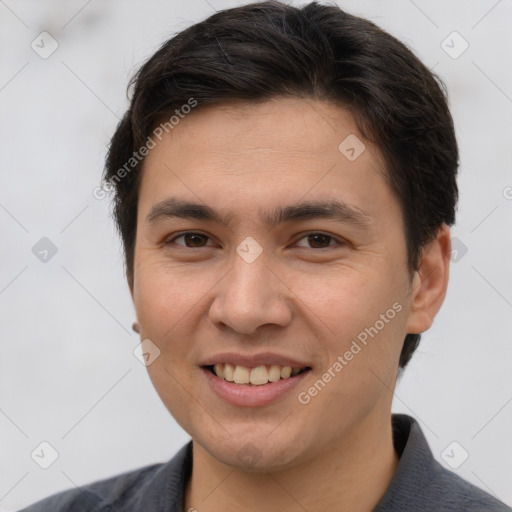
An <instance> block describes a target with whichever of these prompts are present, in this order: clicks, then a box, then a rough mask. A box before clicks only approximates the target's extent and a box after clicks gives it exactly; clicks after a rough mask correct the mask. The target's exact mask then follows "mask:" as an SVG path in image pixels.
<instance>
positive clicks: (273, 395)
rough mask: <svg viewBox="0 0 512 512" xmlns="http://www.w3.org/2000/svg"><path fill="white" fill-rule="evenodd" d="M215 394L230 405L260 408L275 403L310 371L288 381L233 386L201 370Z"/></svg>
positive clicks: (208, 371) (203, 369) (232, 383)
mask: <svg viewBox="0 0 512 512" xmlns="http://www.w3.org/2000/svg"><path fill="white" fill-rule="evenodd" d="M201 370H202V371H203V373H204V374H205V376H206V378H207V379H208V382H209V383H210V386H211V387H212V388H213V390H214V391H215V393H217V395H219V396H220V397H221V398H222V399H224V400H226V401H227V402H229V403H230V404H233V405H239V406H242V407H260V406H262V405H267V404H270V403H272V402H275V401H276V400H278V399H279V398H281V397H282V396H284V395H285V394H286V393H288V392H290V391H291V390H292V389H293V388H294V387H295V386H297V385H298V384H299V383H300V382H302V381H303V380H304V378H305V377H306V376H307V375H308V374H309V372H310V371H311V370H306V371H305V372H302V373H299V374H298V375H295V376H293V377H289V378H288V379H281V380H278V381H277V382H269V383H268V384H262V385H261V386H254V385H251V384H235V383H234V382H228V381H227V380H224V379H221V378H220V377H217V375H214V374H213V373H212V372H211V371H210V370H209V369H207V368H201Z"/></svg>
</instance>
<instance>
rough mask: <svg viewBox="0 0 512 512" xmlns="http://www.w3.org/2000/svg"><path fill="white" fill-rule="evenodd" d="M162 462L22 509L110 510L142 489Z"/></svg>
mask: <svg viewBox="0 0 512 512" xmlns="http://www.w3.org/2000/svg"><path fill="white" fill-rule="evenodd" d="M162 466H163V464H153V465H151V466H145V467H143V468H139V469H136V470H133V471H129V472H126V473H122V474H119V475H116V476H114V477H110V478H106V479H104V480H98V481H96V482H93V483H90V484H88V485H85V486H83V487H77V488H73V489H69V490H66V491H62V492H59V493H57V494H54V495H52V496H49V497H48V498H45V499H43V500H41V501H38V502H37V503H34V504H33V505H30V506H29V507H27V508H24V509H23V510H21V511H20V512H50V511H51V512H75V511H76V512H78V511H80V512H89V511H91V512H92V511H94V512H99V511H102V510H110V507H111V505H112V504H113V503H115V502H117V501H119V500H120V499H128V498H129V494H132V495H133V494H135V493H137V492H140V491H141V490H142V489H143V488H144V487H145V485H147V483H148V482H150V481H151V480H152V479H153V478H154V476H155V474H156V473H157V472H158V470H159V469H160V468H161V467H162Z"/></svg>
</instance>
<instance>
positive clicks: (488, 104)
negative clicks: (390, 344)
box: [0, 0, 512, 511]
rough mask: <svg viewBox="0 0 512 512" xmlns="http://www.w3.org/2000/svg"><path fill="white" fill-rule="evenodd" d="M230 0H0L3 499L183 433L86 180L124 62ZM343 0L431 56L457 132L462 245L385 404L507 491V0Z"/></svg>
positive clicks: (492, 488)
mask: <svg viewBox="0 0 512 512" xmlns="http://www.w3.org/2000/svg"><path fill="white" fill-rule="evenodd" d="M239 4H240V2H235V1H231V2H229V1H223V0H208V1H206V0H180V1H172V2H171V1H144V2H142V1H139V2H135V1H126V0H125V1H120V0H119V1H100V0H92V1H86V0H83V1H70V0H66V1H64V0H62V1H48V0H37V1H35V0H34V1H24V0H17V1H16V0H2V1H0V62H1V69H0V126H1V130H2V131H1V145H2V146H1V151H0V163H1V165H0V168H1V173H2V174H1V180H2V181H1V188H0V222H1V235H2V236H1V243H0V254H1V260H0V315H1V317H0V332H1V358H0V384H1V388H0V390H1V395H0V430H1V438H0V439H1V449H0V474H1V478H0V508H1V510H3V511H11V510H16V509H18V508H20V507H22V506H25V505H27V504H29V503H31V502H33V501H35V500H37V499H40V498H42V497H44V496H47V495H49V494H52V493H54V492H56V491H59V490H63V489H65V488H69V487H72V486H73V485H83V484H85V483H88V482H91V481H94V480H98V479H100V478H105V477H108V476H111V475H114V474H116V473H120V472H124V471H127V470H130V469H134V468H137V467H140V466H143V465H146V464H150V463H154V462H162V461H166V460H168V459H169V458H170V457H171V456H172V455H173V454H174V453H175V452H176V451H177V450H178V448H180V447H181V446H182V445H183V444H184V443H185V442H187V441H188V440H189V437H188V435H187V434H186V433H185V432H184V431H182V430H181V428H180V427H179V426H178V425H177V424H176V423H175V422H174V420H173V419H172V417H171V416H170V415H169V413H168V412H167V410H166V409H165V408H164V406H163V405H162V404H161V402H160V400H159V398H158V396H157V394H156V392H155V391H154V390H153V388H152V386H151V383H150V381H149V378H148V376H147V373H146V369H145V367H144V366H143V365H142V364H140V363H139V362H138V360H137V359H135V357H134V356H133V353H132V351H133V349H134V347H135V345H136V344H137V343H138V336H137V335H136V334H134V333H133V332H132V331H131V323H132V321H133V319H134V311H133V306H132V303H131V299H130V295H129V291H128V287H127V285H126V282H125V279H124V276H123V264H122V261H123V260H122V254H121V249H120V242H119V239H118V237H117V235H116V233H115V231H114V227H113V223H112V221H111V220H110V218H109V205H108V199H105V200H103V201H101V200H97V199H95V198H94V197H93V195H92V191H93V189H94V188H95V187H96V186H98V185H99V184H100V177H101V173H102V168H103V159H104V155H105V150H106V146H107V144H108V141H109V137H110V136H111V135H112V133H113V131H114V128H115V126H116V123H117V121H118V117H121V115H122V114H123V113H124V111H125V109H126V107H127V99H126V85H127V82H128V79H129V77H130V76H131V75H132V74H133V72H134V71H135V70H136V69H137V67H138V66H139V65H140V64H141V63H142V62H143V60H144V59H146V58H147V57H149V56H150V55H151V54H152V53H153V52H154V51H155V50H156V49H157V48H158V47H159V45H160V44H161V43H162V42H163V41H164V40H166V39H168V38H169V37H171V36H172V35H173V34H174V33H175V32H176V31H179V30H182V29H183V28H185V27H187V26H189V25H190V24H192V23H195V22H197V21H200V20H201V19H203V18H205V17H206V16H209V15H210V14H213V12H214V9H217V10H220V9H223V8H226V7H232V6H235V5H239ZM295 5H298V4H295ZM340 5H342V7H344V8H345V9H346V10H348V11H349V12H352V13H354V14H359V15H362V16H365V17H367V18H369V19H371V20H372V21H374V22H375V23H377V24H378V25H380V26H381V27H383V28H385V29H387V30H389V31H390V32H391V33H392V34H393V35H395V36H397V37H398V38H399V39H401V40H402V41H404V42H405V43H406V44H408V45H409V46H410V47H411V48H412V49H413V50H414V51H415V52H416V53H417V55H418V56H419V57H420V58H421V59H422V60H423V61H424V62H425V63H426V65H427V66H428V67H430V68H433V69H434V70H435V72H437V73H438V74H440V76H441V77H442V78H443V79H444V80H445V82H446V83H447V85H448V90H449V95H450V104H451V108H452V112H453V116H454V119H455V124H456V130H457V135H458V140H459V143H460V149H461V168H460V179H459V185H460V193H461V200H460V205H459V212H458V220H457V224H456V225H455V227H454V229H453V235H454V236H456V237H457V238H458V239H460V240H461V241H462V243H463V244H464V245H465V246H466V247H467V253H466V254H464V255H463V256H462V257H460V253H459V259H458V261H457V262H456V263H454V264H453V265H452V269H451V278H450V279H451V281H450V286H449V292H448V296H447V299H446V301H445V304H444V306H443V309H442V311H441V313H440V314H439V315H438V317H437V319H436V322H435V325H434V327H433V328H432V329H431V330H430V331H429V332H428V333H427V334H425V335H424V336H423V340H422V343H421V346H420V348H419V350H418V351H417V353H416V354H415V356H414V358H413V360H412V362H411V363H410V364H409V367H408V369H407V370H406V372H405V374H404V376H403V378H402V380H401V381H400V383H399V385H398V387H397V390H396V395H395V396H396V398H395V403H394V410H395V411H397V412H405V413H408V414H411V415H412V416H414V417H416V418H417V419H418V420H419V421H420V423H421V425H422V428H423V430H424V432H425V435H426V436H427V438H428V441H429V443H430V446H431V448H432V450H433V452H434V455H435V457H436V458H437V459H439V460H442V459H441V453H442V451H443V450H444V448H445V447H447V446H448V445H449V444H450V443H451V442H453V441H457V442H458V443H460V445H461V446H462V447H464V449H465V450H467V451H468V452H469V458H468V459H467V460H466V461H465V462H464V463H463V464H462V465H461V466H460V467H459V468H458V469H457V470H456V472H457V473H458V474H460V475H461V476H462V477H464V478H466V479H467V480H469V481H471V482H473V483H474V484H476V485H477V486H479V487H481V488H483V489H486V490H487V491H488V492H490V493H492V494H494V495H496V496H498V497H499V498H500V499H501V500H502V501H504V502H506V503H507V504H509V505H512V485H511V475H512V436H511V435H510V434H511V426H512V385H511V384H512V379H511V376H510V375H511V374H510V364H511V360H512V343H511V341H512V321H511V318H512V314H511V313H512V270H511V264H510V261H511V257H510V255H511V249H512V230H511V229H510V227H511V220H512V200H510V198H511V197H512V188H507V187H512V173H511V153H510V147H511V140H510V139H511V133H512V126H511V124H512V123H511V120H512V116H511V114H512V67H511V66H510V55H511V54H512V35H511V30H510V28H511V27H512V2H511V1H509V0H501V1H496V0H480V1H467V0H459V1H449V2H448V1H435V2H434V1H431V2H427V1H426V0H415V1H414V2H413V1H411V0H393V1H383V0H372V1H358V2H357V3H356V2H350V1H347V2H343V3H340ZM43 31H47V32H49V33H50V34H51V35H52V36H53V37H54V38H55V40H56V41H57V42H58V45H59V47H58V49H57V50H56V51H55V53H53V54H52V55H51V56H50V57H49V58H48V59H42V58H41V57H40V56H39V55H38V54H37V53H35V51H34V50H32V48H31V46H30V45H31V42H32V41H33V40H34V39H35V38H36V36H38V34H40V33H41V32H43ZM453 31H457V32H458V33H459V34H460V35H461V36H462V37H463V38H464V39H465V40H466V41H467V42H468V43H469V47H468V49H467V50H466V51H465V52H464V53H463V54H462V55H461V56H460V57H459V58H457V59H453V58H451V57H450V56H449V55H448V54H447V53H446V52H445V51H444V50H443V48H442V47H441V43H442V41H443V40H445V38H446V37H447V36H448V35H449V34H451V33H452V32H453ZM449 41H450V40H449ZM453 44H454V45H455V47H456V48H457V45H459V44H462V43H461V40H460V39H456V40H454V43H453ZM458 48H460V46H458ZM507 196H508V198H509V199H507ZM42 237H48V238H49V239H50V240H51V241H52V242H53V243H54V244H55V245H56V246H57V248H58V252H57V254H56V255H55V256H54V257H53V258H52V259H51V260H50V261H48V262H47V263H42V262H41V261H39V260H38V259H37V258H36V257H35V256H34V254H33V253H32V250H31V249H32V247H33V246H34V244H36V242H38V240H40V239H41V238H42ZM42 441H47V442H49V443H50V444H51V445H52V446H53V447H55V449H56V450H57V451H58V453H59V457H58V459H57V460H56V462H55V463H54V464H53V465H52V466H50V467H49V468H48V469H46V470H44V469H41V468H40V467H39V466H38V465H36V463H35V462H34V461H33V460H32V459H31V457H30V454H31V452H32V451H33V450H34V449H35V448H36V447H37V446H38V445H39V444H40V443H41V442H42Z"/></svg>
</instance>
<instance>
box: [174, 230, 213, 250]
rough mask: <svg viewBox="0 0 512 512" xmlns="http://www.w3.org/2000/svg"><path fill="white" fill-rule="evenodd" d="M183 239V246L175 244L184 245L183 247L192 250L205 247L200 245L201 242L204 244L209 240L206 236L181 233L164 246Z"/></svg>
mask: <svg viewBox="0 0 512 512" xmlns="http://www.w3.org/2000/svg"><path fill="white" fill-rule="evenodd" d="M180 238H183V240H185V244H181V243H180V244H177V245H185V247H190V248H191V249H194V248H201V247H205V244H202V242H205V241H206V240H209V238H208V237H207V236H206V235H203V234H201V233H193V232H188V233H182V234H181V235H178V236H176V237H174V238H172V239H171V240H168V241H167V242H166V245H168V244H170V243H173V242H175V241H176V240H178V239H180Z"/></svg>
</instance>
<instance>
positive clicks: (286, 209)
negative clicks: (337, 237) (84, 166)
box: [146, 197, 373, 228]
mask: <svg viewBox="0 0 512 512" xmlns="http://www.w3.org/2000/svg"><path fill="white" fill-rule="evenodd" d="M169 218H181V219H197V220H205V221H211V222H216V223H218V224H222V225H223V226H228V225H229V224H230V222H231V220H232V219H233V215H232V214H230V215H223V214H221V213H220V212H217V211H216V210H214V209H213V208H211V207H210V206H208V205H206V204H202V203H195V202H191V201H187V200H183V199H179V198H177V197H169V198H167V199H165V200H164V201H161V202H159V203H156V204H155V205H153V207H152V208H151V211H150V212H149V214H148V215H147V217H146V223H149V224H155V223H156V222H157V221H159V220H162V219H169ZM260 219H261V220H262V221H263V222H264V223H265V224H266V225H267V226H269V227H272V228H274V227H277V226H278V225H279V224H282V223H285V222H290V221H304V220H313V219H333V220H336V221H338V222H342V223H348V224H353V225H358V226H360V227H365V226H368V225H370V224H373V219H372V217H371V216H370V215H368V214H367V213H366V212H365V211H364V210H361V209H360V208H358V207H356V206H354V205H349V204H348V203H346V202H344V201H341V200H338V199H332V200H321V201H313V202H306V203H298V204H293V205H289V206H278V207H276V208H275V209H274V210H273V211H271V212H269V213H261V212H260Z"/></svg>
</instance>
